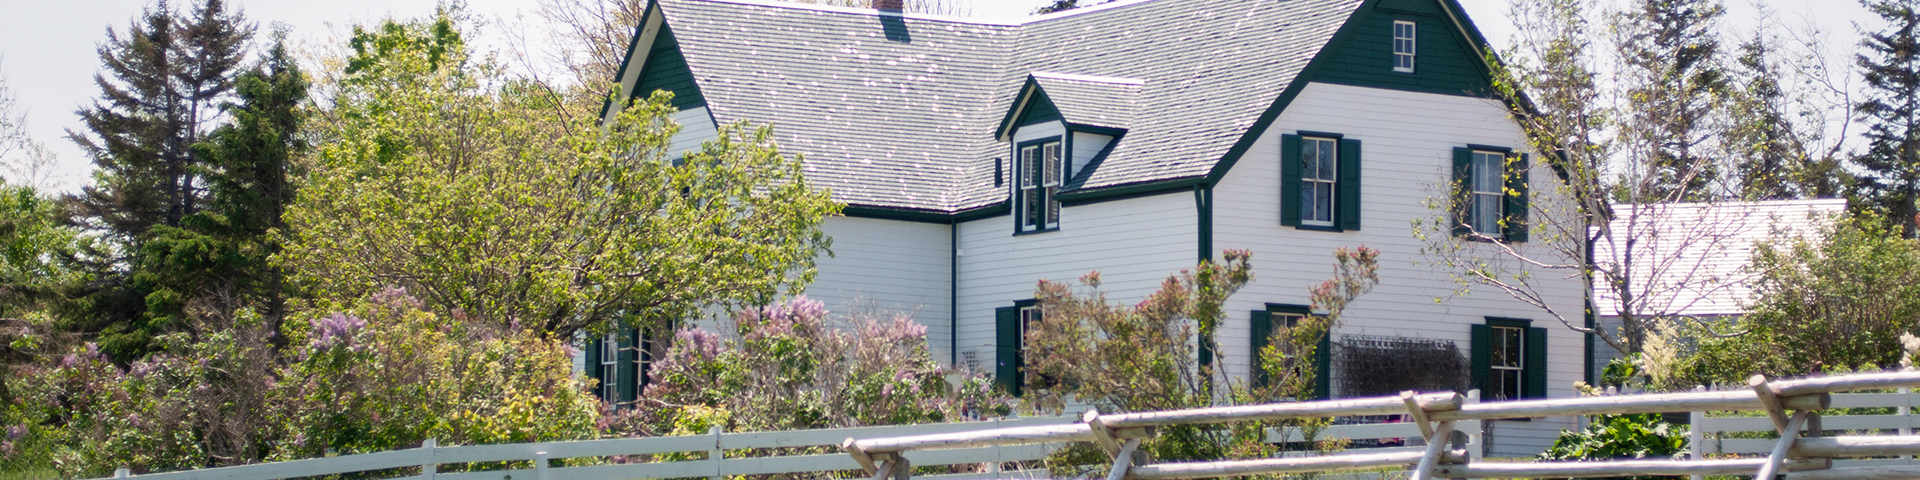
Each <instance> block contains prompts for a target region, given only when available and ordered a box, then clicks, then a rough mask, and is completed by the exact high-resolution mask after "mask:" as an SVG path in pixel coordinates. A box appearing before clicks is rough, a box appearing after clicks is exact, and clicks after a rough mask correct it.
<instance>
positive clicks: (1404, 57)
mask: <svg viewBox="0 0 1920 480" xmlns="http://www.w3.org/2000/svg"><path fill="white" fill-rule="evenodd" d="M1413 27H1414V23H1413V22H1409V21H1405V20H1395V21H1394V22H1393V71H1395V72H1400V73H1413V47H1414V44H1413V37H1414V28H1413Z"/></svg>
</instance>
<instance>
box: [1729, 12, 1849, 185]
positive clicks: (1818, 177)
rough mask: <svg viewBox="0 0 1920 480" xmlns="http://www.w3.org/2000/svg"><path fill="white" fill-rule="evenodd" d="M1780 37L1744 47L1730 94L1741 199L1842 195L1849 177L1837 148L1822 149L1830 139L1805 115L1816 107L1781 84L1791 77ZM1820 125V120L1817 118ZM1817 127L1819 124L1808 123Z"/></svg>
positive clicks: (1731, 146) (1733, 150)
mask: <svg viewBox="0 0 1920 480" xmlns="http://www.w3.org/2000/svg"><path fill="white" fill-rule="evenodd" d="M1775 39H1776V37H1773V36H1770V35H1768V34H1766V33H1764V32H1762V33H1758V34H1756V35H1754V37H1753V38H1751V39H1748V40H1747V41H1745V42H1741V44H1740V47H1739V52H1740V56H1739V57H1737V58H1736V59H1735V60H1734V66H1733V69H1732V70H1733V72H1732V75H1731V77H1732V81H1733V82H1734V84H1735V88H1731V89H1729V92H1728V93H1729V95H1728V96H1729V101H1728V102H1727V103H1728V108H1729V110H1728V114H1727V116H1728V119H1729V121H1730V122H1732V123H1731V125H1729V129H1728V131H1727V133H1726V143H1727V149H1728V153H1729V154H1730V156H1731V158H1732V159H1733V165H1732V166H1733V167H1734V168H1735V169H1736V171H1735V172H1734V173H1736V174H1737V175H1738V185H1739V188H1740V191H1739V196H1740V198H1744V199H1749V200H1778V199H1789V198H1832V197H1836V196H1839V195H1840V194H1841V193H1842V190H1844V186H1845V185H1846V184H1847V183H1848V182H1849V180H1850V179H1851V176H1850V175H1848V174H1847V173H1846V171H1845V169H1843V168H1841V165H1840V159H1839V155H1838V154H1837V150H1836V149H1834V148H1833V147H1834V146H1837V145H1834V146H1829V147H1827V148H1822V147H1821V146H1820V145H1821V144H1822V142H1823V141H1824V140H1825V138H1826V136H1825V135H1826V134H1825V132H1824V131H1822V129H1820V128H1817V127H1815V128H1807V127H1806V125H1803V124H1802V123H1801V122H1802V121H1803V120H1808V119H1809V117H1807V116H1806V112H1807V111H1808V109H1810V108H1816V107H1814V106H1813V105H1811V104H1809V103H1807V99H1806V98H1805V97H1801V96H1795V95H1794V94H1793V93H1792V92H1789V91H1788V90H1787V88H1785V86H1783V85H1782V84H1781V81H1780V79H1781V78H1788V77H1789V75H1788V74H1787V69H1786V68H1785V67H1784V66H1783V64H1782V63H1781V60H1780V59H1779V56H1780V53H1779V51H1778V49H1777V47H1775ZM1816 120H1817V119H1816ZM1809 123H1815V122H1809Z"/></svg>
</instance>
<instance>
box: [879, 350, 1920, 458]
mask: <svg viewBox="0 0 1920 480" xmlns="http://www.w3.org/2000/svg"><path fill="white" fill-rule="evenodd" d="M1748 386H1749V387H1750V390H1742V391H1723V392H1706V391H1695V392H1691V393H1668V394H1648V395H1621V396H1606V397H1592V398H1570V399H1553V400H1531V401H1518V402H1492V403H1475V402H1468V401H1465V399H1463V398H1462V397H1460V396H1459V395H1457V394H1424V395H1422V394H1416V393H1415V392H1405V393H1402V394H1401V395H1400V397H1399V398H1397V399H1395V398H1392V397H1381V398H1367V399H1348V400H1330V401H1320V402H1302V403H1289V404H1273V405H1250V406H1236V407H1220V408H1203V409H1191V410H1177V411H1166V412H1143V413H1130V414H1120V415H1106V416H1103V415H1101V414H1100V413H1099V412H1088V413H1087V414H1086V415H1085V416H1083V417H1082V420H1083V423H1082V424H1080V425H1084V426H1080V425H1076V426H1073V428H1067V427H1053V428H1050V429H1042V428H1007V429H1001V430H999V431H976V432H968V433H966V434H964V435H958V436H956V435H912V436H906V437H897V438H868V439H855V438H848V439H847V441H846V442H845V443H844V444H843V449H844V450H846V451H847V453H848V455H849V456H851V457H853V458H854V459H855V460H856V461H858V462H859V463H860V465H861V467H862V468H864V469H865V470H866V472H867V473H868V474H869V475H873V478H874V479H875V480H886V479H887V478H894V479H899V480H905V479H907V478H908V477H909V476H910V473H911V471H912V469H911V468H910V467H911V465H914V463H913V461H914V459H913V458H911V457H910V456H909V455H906V454H908V453H913V452H919V451H927V450H932V449H939V448H951V447H979V446H989V445H990V446H1010V445H1022V444H1026V443H1037V442H1063V441H1087V440H1086V438H1087V437H1092V439H1093V440H1092V441H1094V442H1096V443H1098V444H1099V445H1100V447H1101V448H1102V449H1104V450H1106V451H1107V452H1108V453H1109V454H1110V458H1111V459H1112V461H1113V466H1112V467H1111V468H1110V469H1109V470H1108V471H1109V474H1108V477H1107V478H1108V479H1109V480H1121V479H1124V478H1156V479H1160V478H1206V477H1216V476H1223V475H1257V474H1286V473H1308V472H1315V473H1327V472H1336V471H1350V470H1363V469H1375V468H1382V467H1390V466H1400V467H1411V468H1410V470H1411V473H1412V478H1413V479H1414V480H1425V479H1430V478H1534V477H1562V478H1567V477H1578V478H1592V477H1614V476H1627V475H1696V476H1700V475H1733V474H1746V473H1747V472H1752V474H1753V475H1754V478H1766V479H1771V478H1773V477H1774V476H1775V474H1778V473H1786V474H1787V477H1788V478H1909V477H1898V476H1899V475H1905V474H1906V473H1912V472H1920V469H1915V468H1914V467H1913V466H1911V465H1867V466H1858V467H1849V468H1834V462H1833V460H1834V459H1835V458H1858V457H1894V456H1911V455H1920V437H1915V436H1912V435H1911V430H1910V429H1908V427H1910V426H1911V424H1912V422H1911V421H1910V420H1904V419H1903V422H1904V423H1897V424H1895V425H1894V427H1897V428H1899V432H1900V435H1898V436H1892V437H1885V436H1842V437H1827V438H1820V437H1821V436H1822V435H1823V433H1824V432H1826V431H1828V430H1832V429H1829V428H1827V425H1826V424H1825V423H1824V422H1823V419H1821V418H1820V414H1819V412H1818V411H1819V410H1824V409H1826V408H1829V407H1831V406H1832V405H1833V402H1834V396H1833V395H1832V393H1833V392H1844V391H1857V390H1875V389H1896V388H1913V387H1920V372H1900V373H1879V374H1857V375H1844V376H1835V377H1827V378H1816V379H1806V380H1793V381H1775V382H1769V381H1768V380H1767V379H1766V378H1765V377H1762V376H1758V375H1756V376H1754V377H1753V378H1751V379H1749V381H1748ZM1843 399H1844V400H1843V402H1842V404H1843V405H1845V404H1853V403H1858V402H1860V401H1864V399H1859V400H1856V399H1853V398H1846V396H1843ZM1882 399H1884V398H1882ZM1396 401H1397V402H1398V405H1397V407H1396V405H1395V403H1396ZM1900 401H1902V402H1904V401H1906V400H1900ZM1868 403H1873V402H1868ZM1909 404H1910V403H1906V404H1902V405H1909ZM1727 410H1735V411H1760V412H1763V413H1765V414H1766V416H1765V417H1758V418H1756V419H1755V420H1754V421H1744V422H1745V423H1743V424H1742V425H1743V426H1742V427H1736V428H1748V427H1751V426H1753V425H1758V426H1759V428H1761V429H1764V430H1769V431H1773V432H1775V433H1777V434H1778V435H1779V438H1778V439H1774V440H1764V442H1767V443H1766V444H1764V445H1761V444H1756V445H1754V446H1756V447H1757V446H1765V447H1766V448H1764V449H1756V450H1757V452H1755V453H1760V452H1764V453H1765V457H1762V458H1750V459H1726V460H1707V459H1704V458H1703V456H1702V455H1699V454H1697V453H1698V452H1696V455H1694V458H1692V459H1690V460H1612V461H1580V462H1519V463H1514V462H1499V463H1487V462H1481V461H1479V459H1477V458H1470V457H1469V456H1467V455H1466V454H1464V453H1461V452H1454V451H1452V450H1449V449H1447V448H1446V445H1447V444H1448V443H1449V440H1451V433H1452V431H1453V430H1454V429H1455V428H1456V427H1457V426H1458V425H1457V423H1456V422H1465V421H1485V420H1500V419H1518V418H1541V417H1557V416H1569V415H1596V414H1639V413H1667V412H1685V411H1727ZM1392 411H1403V412H1405V413H1406V414H1407V415H1408V416H1409V417H1410V418H1412V420H1413V422H1412V423H1414V424H1415V426H1416V427H1418V428H1419V431H1420V433H1421V434H1422V436H1424V437H1425V438H1427V448H1425V449H1424V451H1422V452H1420V453H1418V454H1414V453H1413V452H1391V453H1377V452H1355V453H1343V454H1334V455H1325V456H1316V457H1304V458H1272V459H1256V460H1235V461H1212V462H1182V463H1159V464H1154V463H1151V462H1149V461H1147V460H1146V459H1143V458H1138V456H1136V455H1134V454H1133V453H1134V450H1135V448H1137V446H1138V445H1139V444H1140V441H1141V440H1142V439H1145V438H1150V437H1153V436H1154V435H1155V434H1156V433H1155V428H1157V427H1164V426H1171V425H1193V424H1207V423H1222V422H1231V421H1248V420H1284V419H1291V418H1310V417H1325V416H1334V415H1377V414H1384V413H1389V412H1392ZM1905 411H1906V410H1905V409H1902V412H1905ZM1759 422H1764V423H1759ZM1703 423H1706V422H1703ZM1708 426H1711V424H1710V423H1709V424H1708ZM1882 428H1887V427H1882ZM1803 431H1804V434H1805V435H1806V437H1807V438H1801V435H1802V434H1803ZM1836 475H1844V476H1836ZM1883 476H1889V477H1883Z"/></svg>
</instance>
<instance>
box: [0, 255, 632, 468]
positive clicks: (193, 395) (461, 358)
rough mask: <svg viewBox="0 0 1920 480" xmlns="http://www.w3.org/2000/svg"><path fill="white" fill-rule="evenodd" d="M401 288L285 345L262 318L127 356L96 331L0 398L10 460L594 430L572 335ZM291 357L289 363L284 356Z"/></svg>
mask: <svg viewBox="0 0 1920 480" xmlns="http://www.w3.org/2000/svg"><path fill="white" fill-rule="evenodd" d="M420 308H421V304H420V302H419V301H417V300H414V299H412V298H411V297H408V296H406V295H405V293H404V292H401V291H398V290H394V291H387V292H382V293H380V294H378V295H375V296H374V297H373V298H370V299H367V300H366V301H364V302H362V303H358V304H356V305H354V306H352V307H351V308H349V309H348V310H346V311H342V312H336V313H332V314H327V315H318V316H315V317H314V318H311V319H310V320H311V321H310V322H309V323H308V324H306V325H301V326H297V327H295V326H290V327H288V328H289V329H290V330H292V331H291V332H289V333H290V336H291V337H293V338H296V339H298V340H300V342H298V343H297V346H295V347H293V348H290V349H288V350H286V351H285V352H284V353H276V350H275V349H274V348H272V347H271V346H270V345H267V344H266V342H265V341H264V339H265V338H266V335H265V334H264V333H265V332H263V331H262V330H263V328H264V322H263V321H262V320H261V319H260V318H259V317H258V316H255V315H251V314H247V313H243V314H241V315H239V317H240V318H238V319H237V320H236V321H235V322H234V328H232V329H229V330H225V331H219V332H211V333H206V334H202V335H198V336H189V335H186V334H182V333H174V334H167V335H163V336H161V337H160V338H159V343H160V344H162V345H163V347H164V348H163V350H162V351H161V352H160V353H157V354H155V355H152V356H149V357H147V358H145V359H142V360H139V361H136V362H133V363H132V364H131V365H129V366H128V367H126V368H122V367H120V366H117V365H115V364H114V363H113V362H111V361H110V360H109V359H108V358H107V356H106V355H104V353H103V352H102V351H101V349H100V348H99V347H98V346H96V345H93V344H88V345H86V346H85V347H84V348H79V349H76V350H74V351H72V352H70V353H67V354H66V355H64V356H62V357H60V360H59V361H58V362H57V363H55V364H53V365H48V366H44V367H40V368H36V369H33V370H29V371H27V372H25V373H26V375H23V376H22V378H20V379H18V380H16V381H15V384H16V385H17V388H16V390H17V394H16V395H15V396H14V397H13V398H11V399H9V400H8V401H7V403H6V404H5V405H0V407H3V408H0V428H5V429H7V432H9V439H8V440H6V441H7V442H11V443H10V444H6V445H0V465H7V466H13V465H21V466H31V465H32V464H33V462H35V461H39V460H41V459H49V458H50V459H51V461H52V462H53V464H54V465H55V466H57V467H58V469H59V471H60V472H61V473H62V475H65V476H69V477H74V476H78V477H98V476H104V475H107V474H110V473H111V471H112V470H113V469H114V468H118V467H120V466H128V467H131V468H132V469H133V470H134V471H135V472H154V471H163V470H179V469H190V468H204V467H213V466H223V465H236V464H244V463H253V462H260V461H268V460H287V459H296V458H313V457H319V456H323V455H325V454H326V453H328V452H336V453H362V452H372V451H382V450H392V449H399V448H412V447H414V446H418V445H419V444H420V442H421V441H422V440H424V439H426V438H438V439H439V440H440V442H441V443H442V444H446V445H458V444H481V443H507V442H532V441H546V440H570V439H583V438H593V437H594V436H596V434H597V430H596V428H595V426H596V424H595V421H596V419H597V418H598V409H599V402H598V401H597V400H595V399H594V398H593V397H592V396H591V395H589V394H588V393H587V392H586V391H585V390H584V388H585V386H584V385H581V384H580V383H579V381H578V380H577V379H576V378H575V377H574V375H573V371H572V360H571V355H569V353H568V352H567V351H566V350H565V348H564V347H563V346H560V345H557V344H554V343H552V342H548V341H545V340H542V339H541V338H540V337H539V336H538V335H535V334H532V333H529V332H496V331H493V330H490V329H486V328H484V327H474V326H468V325H465V324H463V323H462V322H460V321H458V320H457V319H451V318H446V317H441V316H437V315H434V314H431V313H427V312H425V311H423V310H421V309H420ZM280 365H285V366H284V367H281V366H280Z"/></svg>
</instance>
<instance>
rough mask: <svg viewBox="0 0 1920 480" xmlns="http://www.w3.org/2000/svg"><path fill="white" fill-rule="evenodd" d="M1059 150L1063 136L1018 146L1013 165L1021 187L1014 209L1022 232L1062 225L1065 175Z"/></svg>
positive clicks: (1018, 186)
mask: <svg viewBox="0 0 1920 480" xmlns="http://www.w3.org/2000/svg"><path fill="white" fill-rule="evenodd" d="M1062 157H1063V156H1062V155H1061V152H1060V137H1051V138H1045V139H1041V140H1033V141H1028V142H1023V143H1021V144H1020V145H1019V153H1018V157H1016V158H1017V159H1018V163H1017V164H1016V166H1015V168H1014V175H1016V177H1017V179H1016V181H1015V182H1014V185H1015V187H1016V188H1017V189H1018V191H1017V192H1015V195H1014V212H1015V215H1016V216H1017V217H1018V218H1019V220H1020V223H1019V225H1018V226H1019V231H1021V232H1037V231H1043V230H1052V229H1056V228H1060V201H1059V200H1058V199H1056V198H1055V195H1057V194H1058V193H1060V183H1061V180H1062V178H1063V177H1065V176H1066V172H1064V171H1063V170H1065V168H1066V166H1065V165H1063V164H1062V163H1063V160H1064V159H1063V158H1062Z"/></svg>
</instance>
